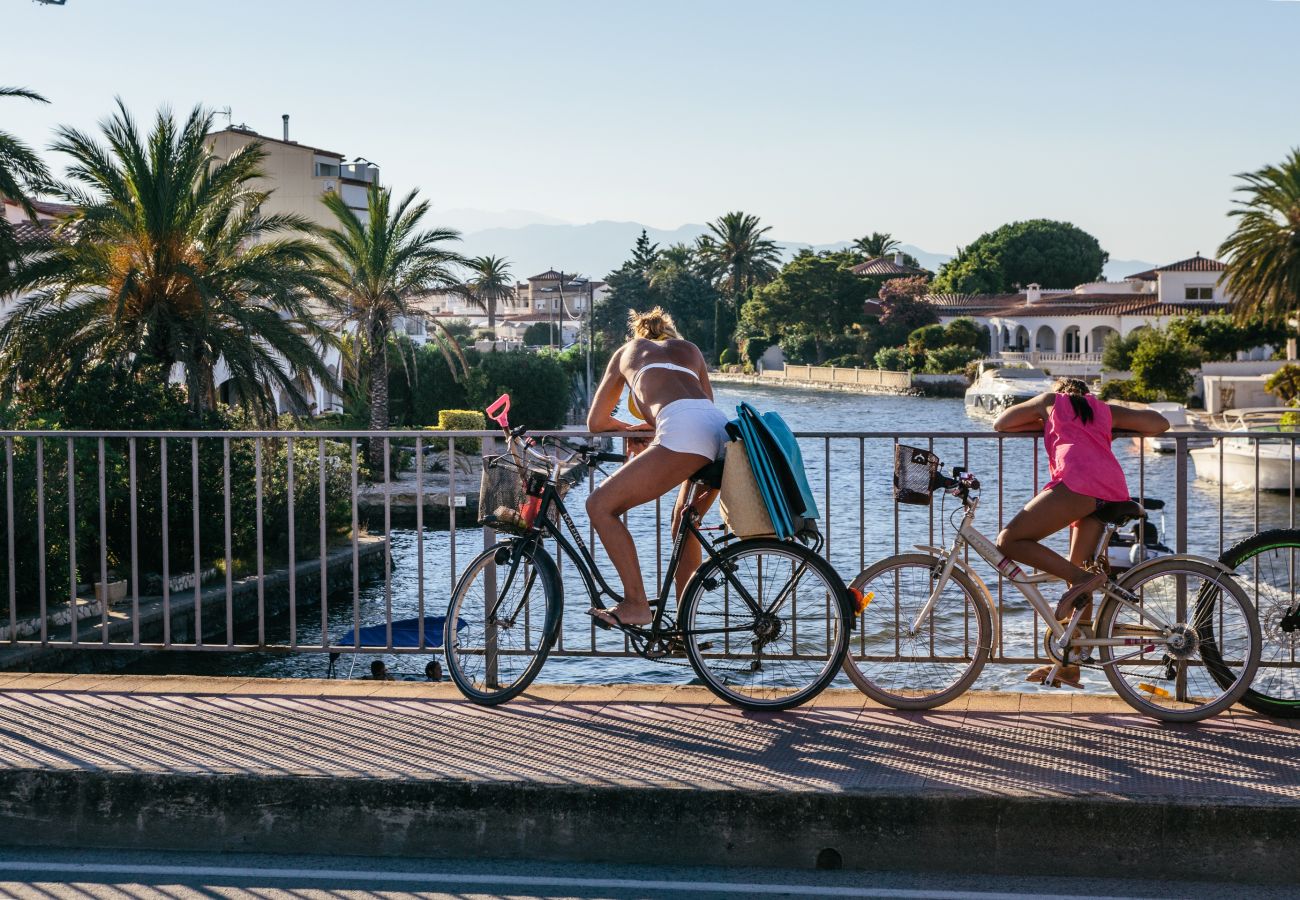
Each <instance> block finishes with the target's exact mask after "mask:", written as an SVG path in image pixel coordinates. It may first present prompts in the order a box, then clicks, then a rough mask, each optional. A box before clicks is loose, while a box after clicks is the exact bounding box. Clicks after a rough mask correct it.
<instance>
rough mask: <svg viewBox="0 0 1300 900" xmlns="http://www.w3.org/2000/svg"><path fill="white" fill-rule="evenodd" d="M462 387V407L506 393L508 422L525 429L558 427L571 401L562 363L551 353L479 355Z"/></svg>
mask: <svg viewBox="0 0 1300 900" xmlns="http://www.w3.org/2000/svg"><path fill="white" fill-rule="evenodd" d="M465 390H466V395H467V398H468V401H469V402H468V403H467V404H466V406H469V407H473V408H477V409H484V408H486V407H487V406H488V405H489V404H490V403H492V401H494V400H496V398H497V397H499V396H501V395H502V394H509V395H510V400H511V409H510V421H511V424H514V425H524V426H526V427H528V428H558V427H559V426H560V425H562V424H564V417H565V414H566V413H567V412H568V411H569V406H570V403H571V400H572V397H571V392H570V382H569V375H568V373H567V372H566V371H565V369H564V365H563V364H562V363H561V362H560V361H559V360H557V359H556V358H555V357H554V356H553V355H551V354H546V353H529V352H527V351H525V350H512V351H503V352H499V353H485V354H483V356H482V358H481V359H480V360H479V361H478V364H477V365H475V366H474V368H473V369H471V370H470V373H469V377H468V378H466V379H465Z"/></svg>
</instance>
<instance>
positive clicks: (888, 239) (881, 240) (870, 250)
mask: <svg viewBox="0 0 1300 900" xmlns="http://www.w3.org/2000/svg"><path fill="white" fill-rule="evenodd" d="M901 246H902V245H901V244H899V242H898V241H897V240H895V239H894V236H893V235H892V234H890V233H888V232H881V231H873V232H871V234H868V235H865V236H864V237H860V238H858V239H857V240H855V241H854V242H853V248H854V249H855V250H857V251H858V252H859V253H861V254H862V255H863V256H865V257H867V258H868V259H874V258H876V257H877V256H885V255H887V254H889V253H893V252H894V251H895V250H897V249H899V247H901Z"/></svg>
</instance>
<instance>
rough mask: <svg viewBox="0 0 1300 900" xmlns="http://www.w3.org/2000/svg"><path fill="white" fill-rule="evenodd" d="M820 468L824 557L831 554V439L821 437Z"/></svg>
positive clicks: (828, 557) (829, 556) (828, 556)
mask: <svg viewBox="0 0 1300 900" xmlns="http://www.w3.org/2000/svg"><path fill="white" fill-rule="evenodd" d="M822 468H823V469H824V470H825V473H824V476H823V480H822V494H823V496H824V498H825V503H826V558H827V559H832V558H833V557H832V556H831V439H830V438H823V443H822Z"/></svg>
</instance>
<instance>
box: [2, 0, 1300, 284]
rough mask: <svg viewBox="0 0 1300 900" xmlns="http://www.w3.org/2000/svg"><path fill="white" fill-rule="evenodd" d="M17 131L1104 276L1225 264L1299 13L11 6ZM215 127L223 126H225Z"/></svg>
mask: <svg viewBox="0 0 1300 900" xmlns="http://www.w3.org/2000/svg"><path fill="white" fill-rule="evenodd" d="M0 32H2V33H3V34H4V41H3V44H4V49H3V52H2V54H0V83H3V84H18V85H23V86H26V87H30V88H32V89H35V90H37V91H39V92H41V93H43V94H45V95H46V96H47V97H48V98H49V99H50V100H51V101H52V103H51V105H50V106H48V107H38V106H35V105H31V104H27V103H25V102H22V101H9V102H6V103H5V104H4V107H3V110H0V124H2V126H3V127H4V128H5V129H7V130H9V131H12V132H16V133H17V134H19V135H20V136H22V137H24V138H25V139H27V140H28V141H29V142H31V143H34V144H39V145H42V146H43V145H45V144H47V143H48V140H49V135H50V132H51V129H52V127H53V126H54V125H55V124H56V123H69V124H73V125H77V126H81V127H91V126H93V125H94V123H95V122H96V121H97V120H99V119H100V118H102V117H103V116H104V115H105V114H106V113H107V112H108V111H109V109H110V106H111V103H112V100H113V97H114V96H115V95H120V96H121V97H122V98H123V99H124V100H125V101H126V102H127V104H128V105H129V106H130V107H131V109H132V110H134V111H135V112H136V113H137V115H138V116H141V117H146V116H149V115H151V114H152V112H153V110H154V109H155V108H156V107H157V106H158V105H159V104H162V103H169V104H171V105H172V106H173V107H174V108H177V109H179V110H187V109H188V108H189V107H190V106H191V105H193V104H195V103H204V104H207V105H209V106H213V107H224V106H230V107H232V109H233V110H234V118H235V121H236V123H238V122H241V121H242V122H246V123H248V125H249V126H251V127H254V128H256V129H257V130H259V131H262V132H263V133H268V134H272V135H278V134H279V129H280V114H281V113H285V112H287V113H290V114H292V117H293V118H292V130H293V134H292V136H293V137H294V138H295V139H296V140H299V141H302V142H304V143H312V144H316V145H318V146H322V147H326V148H329V149H333V150H338V151H340V152H343V153H345V154H348V155H349V156H356V155H361V156H365V157H368V158H370V159H373V160H374V161H375V162H377V163H379V164H380V165H381V166H382V167H383V172H384V180H385V181H386V182H388V183H391V184H393V185H394V186H395V187H397V188H399V189H403V190H404V189H407V188H409V187H412V186H418V187H420V188H421V189H422V190H423V191H424V192H425V193H426V194H427V195H428V196H430V197H431V198H432V199H433V201H434V203H435V205H436V208H441V209H451V208H458V207H470V208H475V209H485V210H500V209H525V210H536V211H538V212H541V213H545V214H547V215H550V216H555V217H558V218H560V219H564V220H566V221H571V222H587V221H592V220H595V219H619V220H637V221H642V222H645V223H647V224H651V225H656V226H660V227H674V226H677V225H680V224H682V223H685V222H702V221H705V220H707V219H711V218H713V217H715V216H717V215H718V214H720V213H722V212H725V211H727V210H730V209H745V210H747V211H750V212H754V213H757V214H758V215H760V216H761V217H762V218H763V219H764V221H765V222H767V223H769V224H771V225H772V226H774V227H773V234H774V236H776V237H778V238H781V239H784V240H799V241H805V242H830V241H835V240H842V239H847V238H851V237H853V236H856V235H858V234H861V233H864V232H867V231H871V230H883V231H890V232H893V233H894V234H895V235H896V236H898V237H900V238H902V239H903V240H904V241H907V242H910V243H914V244H917V245H919V246H921V247H923V248H925V249H928V250H934V251H942V252H952V250H953V248H954V247H956V246H957V245H959V244H965V243H969V242H970V241H971V240H972V239H973V238H975V237H976V236H977V235H978V234H979V233H980V232H982V231H985V230H987V229H989V228H992V227H995V226H997V225H999V224H1001V223H1003V222H1006V221H1010V220H1013V219H1018V218H1028V217H1035V216H1049V217H1054V218H1062V219H1068V220H1071V221H1073V222H1075V223H1076V224H1078V225H1080V226H1082V227H1083V228H1086V229H1087V230H1089V231H1091V232H1093V233H1094V234H1096V235H1097V236H1098V237H1099V238H1100V239H1101V242H1102V245H1103V246H1104V247H1105V248H1106V249H1107V250H1109V251H1110V253H1111V256H1112V257H1115V258H1141V259H1148V260H1153V261H1167V260H1172V259H1176V258H1181V257H1182V256H1187V255H1190V254H1191V253H1192V252H1194V251H1197V250H1200V251H1203V252H1205V253H1207V254H1208V253H1211V252H1213V250H1214V248H1215V246H1216V245H1217V244H1218V242H1219V240H1220V239H1221V238H1222V237H1223V236H1224V234H1225V233H1226V231H1227V228H1228V224H1227V220H1226V219H1225V212H1226V210H1227V209H1228V207H1229V202H1230V199H1231V191H1232V187H1233V183H1234V182H1233V175H1234V174H1235V173H1237V172H1240V171H1243V170H1246V169H1251V168H1256V167H1258V166H1260V165H1262V164H1264V163H1268V162H1273V161H1277V160H1279V159H1281V158H1282V156H1283V154H1284V153H1285V152H1286V151H1287V150H1288V149H1289V148H1290V147H1292V146H1295V145H1300V116H1298V115H1297V112H1298V110H1297V96H1298V95H1297V87H1298V86H1300V72H1298V71H1297V67H1296V60H1297V49H1296V48H1297V47H1300V2H1287V0H1086V2H1085V0H1073V2H1066V0H1051V2H1048V0H891V2H874V0H861V2H849V0H845V2H793V0H786V2H765V0H764V2H760V0H744V2H741V0H726V2H723V0H689V2H678V0H656V2H641V3H623V2H616V3H614V2H608V0H600V2H563V0H552V2H548V3H525V2H497V0H474V2H464V0H462V2H456V3H450V2H414V0H407V2H398V0H384V2H373V3H363V2H357V0H353V2H348V3H342V2H332V0H314V2H300V0H257V2H249V0H223V2H220V3H216V2H202V0H168V2H162V0H111V2H110V0H67V5H66V6H62V7H57V6H43V5H38V4H35V3H32V2H30V0H0ZM223 121H224V120H223Z"/></svg>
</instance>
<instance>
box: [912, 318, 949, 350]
mask: <svg viewBox="0 0 1300 900" xmlns="http://www.w3.org/2000/svg"><path fill="white" fill-rule="evenodd" d="M948 343H949V341H948V331H947V329H945V328H944V327H943V326H942V325H937V324H936V325H922V326H921V327H920V328H918V329H916V330H915V331H913V332H912V333H911V334H909V335H908V336H907V344H908V346H909V347H912V348H913V349H914V350H922V351H924V350H937V349H939V348H940V347H945V346H947V345H948Z"/></svg>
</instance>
